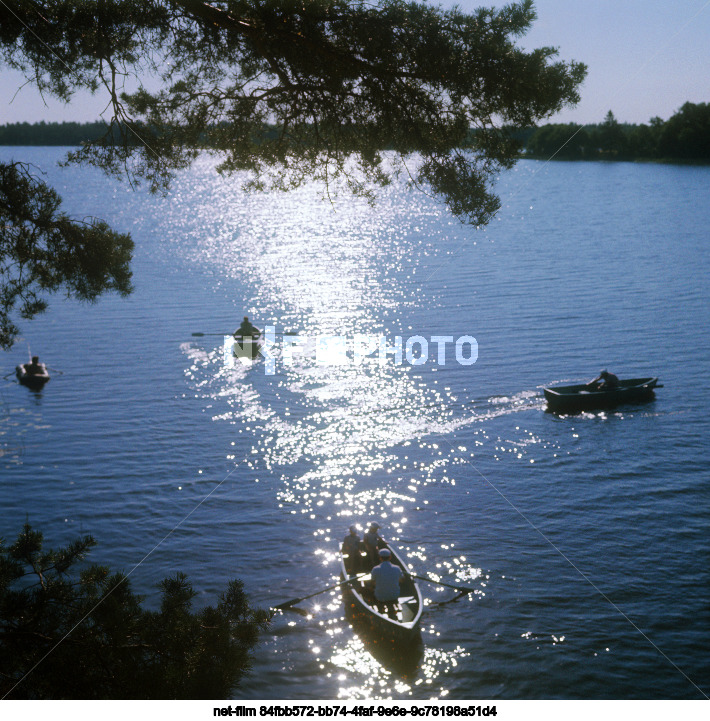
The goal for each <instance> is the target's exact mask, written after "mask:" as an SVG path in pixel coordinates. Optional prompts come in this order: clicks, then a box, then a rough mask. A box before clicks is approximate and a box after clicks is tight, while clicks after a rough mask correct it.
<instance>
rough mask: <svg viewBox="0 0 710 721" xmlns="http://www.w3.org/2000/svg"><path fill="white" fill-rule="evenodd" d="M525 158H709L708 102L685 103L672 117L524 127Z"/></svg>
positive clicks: (607, 116)
mask: <svg viewBox="0 0 710 721" xmlns="http://www.w3.org/2000/svg"><path fill="white" fill-rule="evenodd" d="M522 133H523V137H521V141H522V144H523V147H524V154H525V157H533V158H545V159H548V158H553V157H554V158H556V159H560V160H682V161H694V162H708V161H710V103H697V104H695V103H685V105H683V106H682V107H681V108H680V110H678V112H676V113H675V114H674V115H673V116H672V117H671V118H669V119H668V120H666V121H663V120H662V119H661V118H651V120H650V122H649V123H648V124H647V125H646V124H641V125H629V124H626V123H619V122H618V121H617V120H616V118H615V117H614V113H612V112H611V110H610V111H609V112H608V113H607V115H606V118H604V122H603V123H600V124H598V125H584V126H582V125H576V124H574V123H569V124H550V125H543V126H542V127H539V128H534V129H531V130H528V131H522Z"/></svg>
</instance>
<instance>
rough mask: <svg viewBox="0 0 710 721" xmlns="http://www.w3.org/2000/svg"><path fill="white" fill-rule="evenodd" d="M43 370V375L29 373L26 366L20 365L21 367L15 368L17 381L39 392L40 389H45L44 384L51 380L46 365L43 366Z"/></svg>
mask: <svg viewBox="0 0 710 721" xmlns="http://www.w3.org/2000/svg"><path fill="white" fill-rule="evenodd" d="M42 368H43V372H42V373H28V372H27V369H26V368H25V366H23V365H22V364H20V365H19V366H17V368H15V375H16V376H17V380H18V381H19V382H20V383H21V384H22V385H23V386H27V387H28V388H33V389H34V390H38V389H40V388H43V387H44V384H45V383H46V382H47V381H48V380H49V373H47V369H46V368H45V367H44V363H43V364H42Z"/></svg>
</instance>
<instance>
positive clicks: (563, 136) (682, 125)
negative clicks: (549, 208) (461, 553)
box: [0, 103, 710, 162]
mask: <svg viewBox="0 0 710 721" xmlns="http://www.w3.org/2000/svg"><path fill="white" fill-rule="evenodd" d="M508 131H509V133H510V135H511V137H512V138H513V139H514V140H515V141H517V143H518V144H519V145H520V146H521V148H522V149H523V157H528V158H545V159H548V158H553V159H560V160H683V161H698V162H707V161H710V103H685V105H683V106H682V107H681V108H680V110H678V112H676V113H675V114H674V115H673V116H672V117H671V118H670V119H668V120H666V121H664V120H662V119H661V118H657V117H656V118H651V120H650V121H649V123H648V124H641V125H632V124H628V123H620V122H618V121H617V119H616V118H615V117H614V113H613V112H612V111H611V110H610V111H609V112H608V113H607V115H606V118H604V121H603V122H602V123H599V124H597V125H578V124H576V123H566V124H560V123H558V124H554V123H552V124H548V125H543V126H540V127H537V128H508ZM112 132H113V133H115V134H116V136H117V140H118V131H117V130H116V129H113V131H112V130H111V129H110V128H109V127H108V126H107V125H106V124H104V123H102V122H94V123H45V122H41V123H32V124H30V123H11V124H9V125H0V145H19V146H22V145H66V146H76V145H81V144H82V143H85V142H86V143H88V142H91V141H92V140H96V138H99V137H102V136H105V135H106V134H107V133H112ZM147 134H149V131H147ZM474 134H475V133H474ZM275 135H276V129H275V128H270V127H267V128H266V129H265V132H264V133H263V137H262V140H264V139H265V140H267V141H268V140H271V139H273V137H275ZM206 144H207V143H206Z"/></svg>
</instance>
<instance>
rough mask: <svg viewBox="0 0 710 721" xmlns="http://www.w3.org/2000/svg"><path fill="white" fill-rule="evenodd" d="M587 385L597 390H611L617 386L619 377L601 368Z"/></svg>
mask: <svg viewBox="0 0 710 721" xmlns="http://www.w3.org/2000/svg"><path fill="white" fill-rule="evenodd" d="M587 387H588V388H591V389H593V390H597V391H613V390H614V389H615V388H618V387H619V378H618V376H615V375H614V374H613V373H609V371H607V370H603V371H602V372H601V373H600V374H599V375H598V376H597V377H596V378H595V379H594V380H591V381H589V383H587Z"/></svg>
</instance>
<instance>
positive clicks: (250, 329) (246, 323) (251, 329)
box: [234, 315, 261, 338]
mask: <svg viewBox="0 0 710 721" xmlns="http://www.w3.org/2000/svg"><path fill="white" fill-rule="evenodd" d="M260 335H261V331H260V330H259V329H258V328H257V327H256V326H255V325H252V323H251V321H250V320H249V316H247V315H245V316H244V320H243V321H242V324H241V325H240V326H239V328H237V330H235V331H234V337H235V338H237V337H239V336H241V337H242V338H244V337H251V338H258V337H259V336H260Z"/></svg>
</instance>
